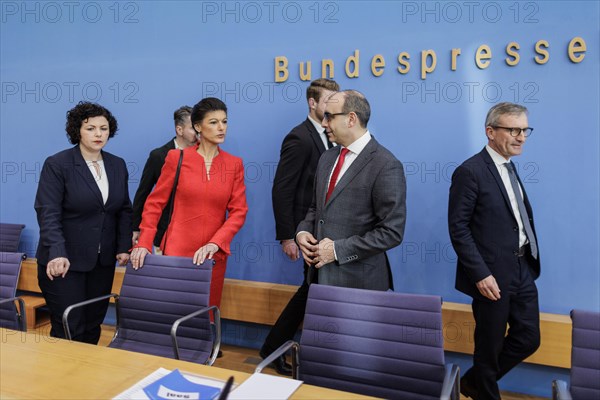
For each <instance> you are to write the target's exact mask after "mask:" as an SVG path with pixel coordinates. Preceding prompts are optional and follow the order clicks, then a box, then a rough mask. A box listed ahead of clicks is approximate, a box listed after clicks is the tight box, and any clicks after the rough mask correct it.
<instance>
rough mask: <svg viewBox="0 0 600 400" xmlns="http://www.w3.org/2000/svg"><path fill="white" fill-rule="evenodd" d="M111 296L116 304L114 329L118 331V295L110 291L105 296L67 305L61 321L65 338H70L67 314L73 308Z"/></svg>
mask: <svg viewBox="0 0 600 400" xmlns="http://www.w3.org/2000/svg"><path fill="white" fill-rule="evenodd" d="M111 297H114V299H115V304H116V306H117V328H116V331H118V330H119V295H118V294H116V293H111V294H107V295H105V296H100V297H95V298H93V299H89V300H86V301H82V302H79V303H75V304H71V305H70V306H69V307H67V308H66V309H65V312H64V313H63V316H62V323H63V329H64V330H65V336H66V337H67V339H68V340H71V330H70V329H69V314H70V313H71V311H73V310H74V309H75V308H79V307H83V306H87V305H88V304H92V303H96V302H98V301H102V300H107V299H110V298H111Z"/></svg>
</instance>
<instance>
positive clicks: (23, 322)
mask: <svg viewBox="0 0 600 400" xmlns="http://www.w3.org/2000/svg"><path fill="white" fill-rule="evenodd" d="M15 301H16V302H18V303H19V314H18V315H19V330H20V331H22V332H27V317H26V316H27V314H26V313H25V301H23V299H22V298H20V297H11V298H8V299H3V300H0V304H4V303H8V302H13V303H14V302H15Z"/></svg>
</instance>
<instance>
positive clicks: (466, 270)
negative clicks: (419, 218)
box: [448, 148, 540, 300]
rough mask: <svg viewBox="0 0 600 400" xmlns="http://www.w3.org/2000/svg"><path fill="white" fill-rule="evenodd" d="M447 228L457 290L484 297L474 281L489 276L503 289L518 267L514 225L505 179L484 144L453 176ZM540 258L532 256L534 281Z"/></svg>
mask: <svg viewBox="0 0 600 400" xmlns="http://www.w3.org/2000/svg"><path fill="white" fill-rule="evenodd" d="M515 170H516V169H515ZM519 184H520V185H521V188H522V189H523V197H524V199H523V200H524V203H525V207H526V209H527V213H528V214H529V218H530V222H531V227H532V228H533V230H534V234H535V227H534V224H533V211H532V209H531V205H530V203H529V199H528V198H527V193H526V192H525V187H524V186H523V183H522V182H521V181H520V179H519ZM448 227H449V230H450V239H451V240H452V245H453V246H454V250H455V251H456V254H457V255H458V261H457V268H456V289H458V290H460V291H461V292H463V293H466V294H468V295H469V296H471V297H476V298H478V299H480V300H486V298H485V297H484V296H482V295H481V294H480V293H479V290H477V287H476V286H475V283H476V282H478V281H480V280H482V279H483V278H485V277H486V276H488V275H490V274H492V275H493V276H494V278H495V279H496V282H497V283H498V286H499V287H500V290H505V289H506V288H507V286H508V285H509V284H510V282H511V280H512V279H513V276H514V274H515V272H516V271H517V268H515V265H516V261H517V253H518V250H519V229H518V225H517V220H516V218H515V215H514V214H513V212H512V208H511V206H510V200H509V199H508V193H507V192H506V188H505V187H504V183H503V182H502V179H501V178H500V174H499V173H498V169H497V168H496V165H495V164H494V162H493V160H492V158H491V157H490V155H489V153H488V152H487V150H486V149H485V148H484V149H483V150H482V151H481V152H480V153H478V154H476V155H474V156H473V157H471V158H470V159H468V160H466V161H465V162H464V163H463V164H462V165H460V166H459V167H458V168H457V169H456V171H454V174H453V175H452V185H451V187H450V201H449V204H448ZM536 240H537V239H536ZM539 260H540V258H539V254H538V259H537V260H533V259H532V266H533V268H534V270H533V271H532V274H533V277H534V279H537V277H538V276H539V275H540V261H539Z"/></svg>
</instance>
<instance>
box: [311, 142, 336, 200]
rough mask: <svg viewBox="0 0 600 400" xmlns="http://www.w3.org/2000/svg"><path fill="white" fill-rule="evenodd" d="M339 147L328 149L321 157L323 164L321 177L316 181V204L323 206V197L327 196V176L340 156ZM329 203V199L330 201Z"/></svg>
mask: <svg viewBox="0 0 600 400" xmlns="http://www.w3.org/2000/svg"><path fill="white" fill-rule="evenodd" d="M340 149H341V147H340V146H336V147H335V149H330V150H329V151H326V152H325V154H323V156H322V157H321V160H322V162H323V169H322V171H323V175H322V176H321V177H319V178H320V179H317V187H316V191H317V204H318V205H319V206H322V205H323V204H325V195H326V194H327V186H328V183H329V176H330V175H331V173H332V171H333V166H334V164H335V160H337V158H338V156H339V155H340ZM330 202H331V199H330Z"/></svg>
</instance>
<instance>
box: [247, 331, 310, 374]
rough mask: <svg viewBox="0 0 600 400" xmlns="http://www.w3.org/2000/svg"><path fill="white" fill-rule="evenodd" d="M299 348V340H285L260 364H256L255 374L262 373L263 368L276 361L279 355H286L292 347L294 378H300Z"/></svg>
mask: <svg viewBox="0 0 600 400" xmlns="http://www.w3.org/2000/svg"><path fill="white" fill-rule="evenodd" d="M299 348H300V345H299V344H298V343H297V342H294V341H293V340H288V341H287V342H285V343H284V344H282V345H281V346H279V348H278V349H277V350H275V351H274V352H272V353H271V354H269V357H267V358H265V359H264V360H262V362H261V363H260V364H258V365H257V366H256V368H255V369H254V373H255V374H259V373H261V372H262V370H263V369H265V368H266V367H267V366H268V365H269V364H271V363H272V362H273V361H275V360H276V359H277V357H280V356H282V355H284V354H285V353H286V352H287V351H288V350H289V349H292V379H298V375H299V371H298V370H299V360H298V350H299Z"/></svg>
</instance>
